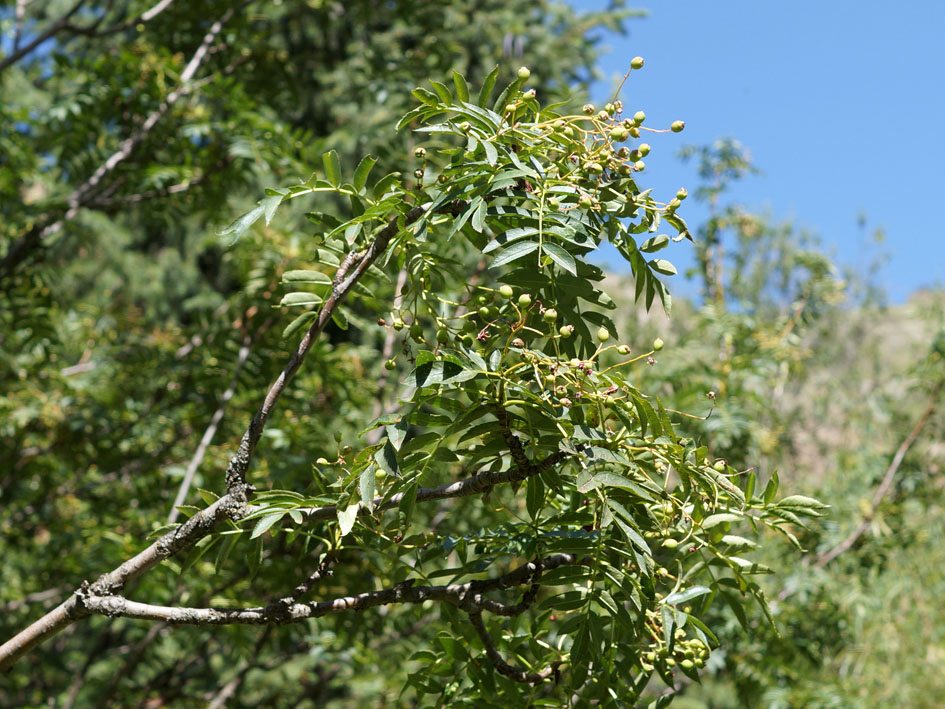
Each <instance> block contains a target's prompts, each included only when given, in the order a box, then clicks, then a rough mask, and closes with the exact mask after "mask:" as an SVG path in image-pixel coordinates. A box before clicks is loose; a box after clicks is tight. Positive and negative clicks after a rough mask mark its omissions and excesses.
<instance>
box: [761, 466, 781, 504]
mask: <svg viewBox="0 0 945 709" xmlns="http://www.w3.org/2000/svg"><path fill="white" fill-rule="evenodd" d="M778 482H779V481H778V473H777V471H775V472H774V473H772V474H771V478H770V479H769V480H768V484H767V485H765V491H764V492H763V493H761V498H762V499H763V500H764V503H765V504H766V505H770V504H771V503H772V502H774V498H775V495H777V494H778Z"/></svg>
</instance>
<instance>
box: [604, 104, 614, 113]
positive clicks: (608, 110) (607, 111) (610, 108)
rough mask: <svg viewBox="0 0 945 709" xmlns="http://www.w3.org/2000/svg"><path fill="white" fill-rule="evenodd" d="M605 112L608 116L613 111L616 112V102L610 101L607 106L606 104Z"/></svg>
mask: <svg viewBox="0 0 945 709" xmlns="http://www.w3.org/2000/svg"><path fill="white" fill-rule="evenodd" d="M604 112H605V113H606V114H607V115H608V116H609V115H610V114H611V113H613V112H614V104H612V103H608V104H607V105H606V106H604Z"/></svg>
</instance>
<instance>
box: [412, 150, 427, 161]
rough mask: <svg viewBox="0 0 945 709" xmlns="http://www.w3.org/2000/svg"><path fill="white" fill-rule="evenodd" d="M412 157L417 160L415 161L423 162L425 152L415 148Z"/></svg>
mask: <svg viewBox="0 0 945 709" xmlns="http://www.w3.org/2000/svg"><path fill="white" fill-rule="evenodd" d="M413 156H414V157H415V158H417V160H423V159H424V158H425V157H426V156H427V151H426V149H424V148H417V149H416V150H414V151H413Z"/></svg>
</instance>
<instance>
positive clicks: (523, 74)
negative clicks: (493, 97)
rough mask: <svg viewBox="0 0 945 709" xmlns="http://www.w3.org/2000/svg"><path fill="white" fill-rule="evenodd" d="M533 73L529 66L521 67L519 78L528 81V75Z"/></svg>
mask: <svg viewBox="0 0 945 709" xmlns="http://www.w3.org/2000/svg"><path fill="white" fill-rule="evenodd" d="M531 75H532V72H531V70H530V69H529V68H528V67H527V66H523V67H520V68H519V70H518V78H519V79H521V80H522V81H528V77H530V76H531Z"/></svg>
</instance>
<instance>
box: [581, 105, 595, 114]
mask: <svg viewBox="0 0 945 709" xmlns="http://www.w3.org/2000/svg"><path fill="white" fill-rule="evenodd" d="M581 110H582V111H584V113H585V114H587V115H588V116H593V115H594V104H593V103H585V104H584V108H582V109H581Z"/></svg>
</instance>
